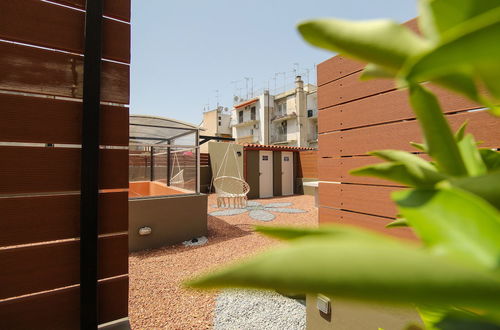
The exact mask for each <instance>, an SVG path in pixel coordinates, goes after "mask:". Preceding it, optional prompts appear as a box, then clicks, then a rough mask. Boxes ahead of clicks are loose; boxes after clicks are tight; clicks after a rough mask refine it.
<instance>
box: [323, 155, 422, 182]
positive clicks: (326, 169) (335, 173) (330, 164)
mask: <svg viewBox="0 0 500 330" xmlns="http://www.w3.org/2000/svg"><path fill="white" fill-rule="evenodd" d="M422 158H425V157H422ZM383 162H384V160H382V159H380V158H377V157H373V156H363V157H342V158H320V161H319V163H320V167H321V168H322V169H323V170H322V171H321V176H320V177H319V180H320V181H335V182H344V183H360V184H373V185H390V186H402V184H398V183H395V182H393V181H389V180H384V179H379V178H374V177H369V176H356V175H351V174H349V171H351V170H354V169H356V168H360V167H363V166H368V165H372V164H378V163H383Z"/></svg>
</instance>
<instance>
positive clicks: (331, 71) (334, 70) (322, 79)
mask: <svg viewBox="0 0 500 330" xmlns="http://www.w3.org/2000/svg"><path fill="white" fill-rule="evenodd" d="M364 67H365V64H363V63H361V62H358V61H354V60H351V59H349V58H346V57H344V56H341V55H338V56H335V57H332V58H330V59H328V60H326V61H324V62H322V63H320V64H318V68H317V72H318V77H317V81H318V86H323V85H324V84H327V83H329V82H332V81H334V80H337V79H340V78H342V77H345V76H347V75H350V74H352V73H355V72H358V71H360V70H362V69H363V68H364Z"/></svg>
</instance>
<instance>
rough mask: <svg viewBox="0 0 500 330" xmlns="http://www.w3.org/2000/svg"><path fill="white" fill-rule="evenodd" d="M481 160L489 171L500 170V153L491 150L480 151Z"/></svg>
mask: <svg viewBox="0 0 500 330" xmlns="http://www.w3.org/2000/svg"><path fill="white" fill-rule="evenodd" d="M479 153H480V154H481V158H482V159H483V162H484V164H485V165H486V167H487V168H488V170H489V171H495V170H500V153H499V152H498V151H494V150H491V149H479Z"/></svg>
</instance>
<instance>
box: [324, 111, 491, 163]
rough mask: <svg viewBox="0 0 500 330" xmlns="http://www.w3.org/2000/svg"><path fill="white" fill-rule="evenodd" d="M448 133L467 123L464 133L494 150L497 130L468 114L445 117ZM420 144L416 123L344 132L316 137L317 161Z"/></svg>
mask: <svg viewBox="0 0 500 330" xmlns="http://www.w3.org/2000/svg"><path fill="white" fill-rule="evenodd" d="M446 117H447V119H448V121H449V123H450V126H451V127H452V129H454V130H456V129H458V127H460V125H461V124H463V123H464V122H465V121H468V126H467V132H468V133H472V134H473V135H474V137H475V138H476V140H477V141H484V143H482V144H481V147H484V148H498V147H499V146H500V130H499V129H498V124H497V123H496V122H495V121H494V120H491V115H490V114H489V113H488V112H487V111H482V110H481V111H472V112H464V113H458V114H452V115H447V116H446ZM422 140H423V138H422V135H421V133H420V127H419V124H418V123H417V121H415V120H413V121H406V122H397V123H390V124H385V125H377V126H371V127H364V128H358V129H352V130H346V131H339V132H333V133H326V134H320V136H319V145H320V157H332V156H337V157H338V156H339V155H342V156H352V155H364V154H366V153H367V152H370V151H373V150H379V149H399V150H407V151H416V149H415V148H414V147H412V146H411V145H410V142H421V141H422Z"/></svg>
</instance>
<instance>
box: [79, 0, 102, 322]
mask: <svg viewBox="0 0 500 330" xmlns="http://www.w3.org/2000/svg"><path fill="white" fill-rule="evenodd" d="M102 8H103V1H102V0H92V1H90V0H88V1H87V2H86V13H85V54H84V55H85V56H84V63H83V69H84V72H83V116H82V149H81V150H82V151H81V196H80V328H81V329H97V326H98V323H99V321H98V320H99V318H98V317H99V315H98V292H97V274H98V272H97V265H98V207H99V205H98V199H99V110H100V97H101V95H100V92H101V49H102V33H101V31H102V10H103V9H102Z"/></svg>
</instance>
